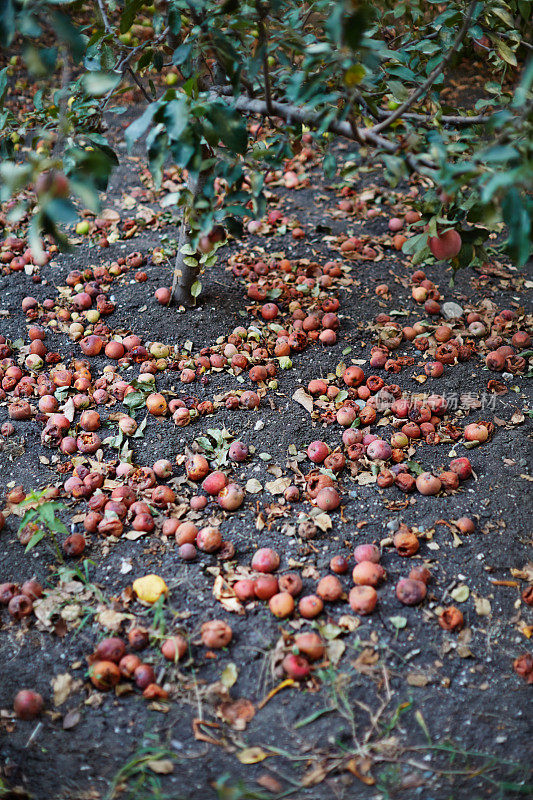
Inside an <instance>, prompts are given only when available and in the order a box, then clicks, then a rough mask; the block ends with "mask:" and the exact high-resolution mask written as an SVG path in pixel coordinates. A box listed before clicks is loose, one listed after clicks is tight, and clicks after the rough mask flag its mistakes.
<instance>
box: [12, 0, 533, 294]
mask: <svg viewBox="0 0 533 800" xmlns="http://www.w3.org/2000/svg"><path fill="white" fill-rule="evenodd" d="M530 15H531V3H530V2H527V0H488V1H487V2H476V0H473V1H472V2H464V0H450V2H447V3H441V2H438V0H409V2H392V1H391V0H377V1H376V2H375V3H374V4H372V5H370V4H366V3H364V2H362V1H361V2H360V1H359V0H308V2H298V0H156V3H155V5H152V6H148V5H146V4H145V3H143V2H142V0H125V2H121V0H118V2H116V0H94V2H89V0H87V2H80V1H78V2H74V3H70V2H63V0H49V1H47V0H0V44H1V45H2V47H3V48H4V52H5V53H7V55H8V56H9V53H10V52H14V50H15V45H18V47H17V48H16V49H17V52H20V53H21V55H22V59H23V62H24V69H25V70H26V72H27V74H28V75H29V79H30V80H31V81H33V82H35V91H34V93H33V97H32V104H30V105H29V106H28V107H23V108H21V107H18V108H17V103H16V83H15V85H13V76H14V75H16V74H17V72H16V70H17V63H18V62H17V59H18V56H14V57H11V61H9V59H8V63H7V65H6V66H5V67H4V69H2V70H1V71H0V98H1V99H2V100H4V101H6V102H4V103H3V110H2V112H1V114H0V148H1V154H2V164H1V167H0V181H1V187H0V192H1V193H0V198H1V199H2V200H3V201H6V202H7V203H8V205H9V215H10V216H9V218H10V220H11V221H13V220H15V221H16V220H20V221H21V222H22V221H24V220H31V221H30V222H29V237H30V243H31V247H32V249H33V250H34V252H35V253H36V254H38V253H39V252H41V248H42V244H41V243H42V240H43V236H48V237H52V238H54V239H56V240H57V241H58V242H59V243H60V244H61V245H62V246H68V237H67V234H66V232H65V231H66V230H68V226H70V225H73V224H74V223H75V222H76V220H77V218H78V211H77V209H78V208H79V205H80V204H81V206H82V207H84V208H87V209H90V210H93V211H95V212H96V211H97V209H98V202H99V193H100V192H101V191H102V190H104V189H105V187H106V185H107V181H108V179H109V176H110V174H111V172H112V170H113V168H114V167H115V166H116V164H117V163H118V159H117V155H116V153H115V152H114V150H113V147H112V145H111V144H110V142H109V141H108V139H107V137H106V121H105V118H106V115H111V114H119V113H122V112H123V111H124V110H125V109H126V106H125V105H124V103H123V102H122V103H121V96H122V95H123V94H124V93H125V92H127V91H129V90H130V89H131V86H133V87H135V89H136V91H138V92H139V93H140V95H141V96H142V99H143V104H142V107H140V108H139V109H138V113H136V116H135V118H134V120H133V121H132V122H131V123H130V124H129V126H128V127H127V129H126V130H125V134H124V135H125V140H126V143H127V145H128V147H132V146H133V145H134V144H135V143H137V142H139V141H140V140H142V139H143V138H144V141H145V147H146V152H147V159H148V163H149V167H150V170H151V172H152V175H153V177H154V180H155V182H156V185H159V184H160V182H161V176H162V171H163V169H164V167H165V165H167V164H169V163H174V164H176V165H177V166H178V167H179V168H180V169H181V170H182V175H183V177H184V180H183V184H182V185H181V186H180V188H179V189H178V190H177V191H175V192H171V193H170V194H167V195H166V196H165V197H164V202H165V204H166V205H168V206H169V207H171V208H172V207H173V208H175V209H176V211H177V212H178V213H179V215H180V233H179V242H178V248H177V255H176V262H175V265H174V269H173V295H174V299H175V301H176V302H178V303H180V304H183V305H193V304H194V302H195V298H196V296H197V295H198V293H199V291H200V276H201V273H202V272H203V271H204V269H205V268H207V267H209V266H210V265H211V264H213V263H214V261H215V259H216V258H217V250H218V248H220V247H221V246H222V245H223V243H224V241H225V239H226V236H227V233H228V232H229V233H230V234H231V235H234V236H239V235H240V233H241V231H242V228H243V223H244V224H247V223H248V221H249V220H250V219H253V218H257V217H260V216H262V215H263V213H264V211H265V207H266V201H265V189H266V187H267V186H268V182H269V179H270V178H271V176H272V174H273V173H274V172H275V171H276V170H279V169H282V168H283V165H284V163H286V161H287V159H290V158H292V157H293V156H294V154H295V153H297V152H298V151H299V149H300V148H301V147H302V142H304V143H306V142H312V143H313V146H314V147H315V148H316V149H317V150H318V152H319V153H320V156H321V159H322V164H323V168H324V171H325V172H326V173H327V174H328V175H334V174H336V173H337V171H338V170H340V172H341V175H342V177H343V179H344V180H346V181H348V182H349V181H352V180H353V178H354V175H356V174H357V171H358V170H359V169H360V168H361V165H363V164H364V162H365V161H369V160H371V161H374V162H375V161H376V160H379V161H380V162H382V163H383V165H384V168H385V171H386V175H387V176H388V179H389V180H390V182H391V183H392V184H396V183H398V182H399V181H401V180H406V179H409V178H410V177H411V176H414V175H418V176H420V178H421V185H422V186H423V191H422V192H420V193H419V196H418V197H417V199H416V203H417V204H418V208H419V210H420V211H421V212H422V215H423V216H422V219H421V221H420V222H418V223H415V224H414V226H413V228H412V230H411V231H410V233H411V235H410V236H409V238H408V240H407V241H406V242H405V244H404V252H407V253H410V254H412V257H413V262H414V263H420V262H421V261H423V260H425V259H426V258H430V257H431V255H432V254H433V255H434V256H435V257H437V258H440V257H443V258H447V259H449V260H450V261H451V264H452V266H453V268H454V269H457V268H459V267H461V266H466V265H469V264H483V263H485V262H486V261H487V259H488V258H489V256H490V250H488V249H487V241H488V237H489V234H491V233H493V232H496V233H498V234H500V236H499V238H498V240H497V241H498V244H497V247H498V248H499V249H504V250H505V251H506V252H507V254H508V255H509V257H510V258H511V259H513V261H514V262H515V263H516V264H517V265H523V264H525V263H526V261H527V259H528V257H529V255H530V253H531V246H532V241H533V231H532V227H531V218H532V216H533V213H532V212H533V200H532V198H531V190H532V188H533V166H532V165H533V135H532V134H533V92H532V86H533V58H532V57H531V51H532V48H531V45H530V44H529V43H528V41H527V30H528V27H529V26H530V24H531V19H530ZM460 58H463V59H464V58H470V59H472V60H475V59H481V60H482V61H483V65H484V71H485V72H486V74H485V75H484V78H486V80H485V82H484V87H483V92H481V93H480V95H481V96H480V97H479V99H477V101H476V102H475V105H474V106H473V107H472V108H471V109H469V110H468V111H465V110H460V109H459V108H458V107H454V106H453V105H450V101H446V100H445V99H443V98H444V96H445V93H444V92H443V91H442V90H443V89H444V88H446V85H447V81H448V78H449V74H450V70H451V69H453V67H454V65H455V64H456V63H457V61H458V59H460ZM446 96H447V95H446ZM8 100H9V102H7V101H8ZM339 138H342V139H345V140H348V141H349V142H350V143H351V145H352V148H353V149H352V152H350V154H349V155H348V156H347V157H345V161H344V162H340V161H339V158H338V150H337V148H336V142H337V140H338V139H339ZM490 246H491V247H495V246H496V245H494V242H491V243H490Z"/></svg>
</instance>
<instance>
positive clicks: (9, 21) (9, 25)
mask: <svg viewBox="0 0 533 800" xmlns="http://www.w3.org/2000/svg"><path fill="white" fill-rule="evenodd" d="M14 36H15V6H14V3H13V0H0V42H1V43H2V47H9V45H10V44H11V42H12V41H13V37H14Z"/></svg>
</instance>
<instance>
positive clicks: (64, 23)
mask: <svg viewBox="0 0 533 800" xmlns="http://www.w3.org/2000/svg"><path fill="white" fill-rule="evenodd" d="M51 18H52V23H53V28H54V31H55V32H56V33H57V35H58V36H59V38H60V39H62V40H63V41H64V42H65V43H66V44H67V45H68V47H69V49H70V52H71V53H72V57H73V59H74V61H80V59H81V58H82V56H83V54H84V53H85V48H86V44H85V39H84V37H83V36H82V35H81V33H80V32H79V30H78V29H77V28H76V27H75V26H74V25H73V24H72V22H71V21H70V19H69V18H68V17H67V16H66V15H65V14H62V13H61V12H60V11H52V13H51Z"/></svg>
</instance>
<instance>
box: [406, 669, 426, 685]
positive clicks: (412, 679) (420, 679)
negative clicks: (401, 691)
mask: <svg viewBox="0 0 533 800" xmlns="http://www.w3.org/2000/svg"><path fill="white" fill-rule="evenodd" d="M407 683H408V684H409V686H427V685H428V683H429V678H428V677H427V675H423V674H422V673H421V672H410V673H409V674H408V676H407Z"/></svg>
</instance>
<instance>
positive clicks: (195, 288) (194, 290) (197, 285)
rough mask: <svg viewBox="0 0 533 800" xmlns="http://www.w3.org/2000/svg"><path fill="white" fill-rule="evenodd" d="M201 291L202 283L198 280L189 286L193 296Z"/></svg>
mask: <svg viewBox="0 0 533 800" xmlns="http://www.w3.org/2000/svg"><path fill="white" fill-rule="evenodd" d="M201 291H202V284H201V283H200V281H195V282H194V283H193V285H192V286H191V294H192V296H193V297H198V295H199V294H200V292H201Z"/></svg>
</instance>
